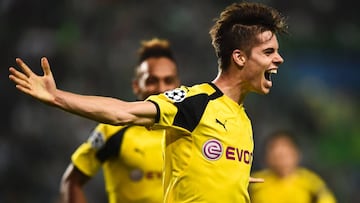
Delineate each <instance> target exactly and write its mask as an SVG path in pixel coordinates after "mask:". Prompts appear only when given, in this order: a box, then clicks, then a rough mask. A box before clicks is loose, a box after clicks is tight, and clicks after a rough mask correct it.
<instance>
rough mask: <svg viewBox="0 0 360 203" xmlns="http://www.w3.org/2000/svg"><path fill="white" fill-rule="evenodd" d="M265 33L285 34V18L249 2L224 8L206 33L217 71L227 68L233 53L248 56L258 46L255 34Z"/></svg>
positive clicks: (258, 4) (261, 5)
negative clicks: (216, 61) (238, 52)
mask: <svg viewBox="0 0 360 203" xmlns="http://www.w3.org/2000/svg"><path fill="white" fill-rule="evenodd" d="M265 31H271V32H273V33H274V34H277V33H287V25H286V22H285V18H284V17H283V16H282V15H281V14H280V13H279V12H278V11H277V10H275V9H273V8H271V7H268V6H266V5H264V4H261V3H249V2H241V3H233V4H231V5H230V6H228V7H226V8H225V9H224V10H223V12H221V14H220V17H219V18H218V19H216V22H215V24H214V25H213V27H212V28H211V29H210V32H209V34H210V36H211V39H212V45H213V47H214V48H215V52H216V55H217V57H218V63H219V67H220V68H221V69H223V70H224V69H227V68H228V66H229V65H230V56H231V54H232V52H233V51H234V50H235V49H240V50H243V51H244V52H245V53H246V54H250V51H251V49H252V47H254V46H255V45H256V44H257V43H259V39H258V38H257V36H258V34H260V33H262V32H265Z"/></svg>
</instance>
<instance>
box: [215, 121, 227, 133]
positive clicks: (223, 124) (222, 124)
mask: <svg viewBox="0 0 360 203" xmlns="http://www.w3.org/2000/svg"><path fill="white" fill-rule="evenodd" d="M215 121H216V123H218V124H220V125H221V126H222V127H224V129H225V130H226V131H227V129H226V126H225V124H226V122H227V120H225V122H224V123H222V122H221V121H220V120H219V119H217V118H215Z"/></svg>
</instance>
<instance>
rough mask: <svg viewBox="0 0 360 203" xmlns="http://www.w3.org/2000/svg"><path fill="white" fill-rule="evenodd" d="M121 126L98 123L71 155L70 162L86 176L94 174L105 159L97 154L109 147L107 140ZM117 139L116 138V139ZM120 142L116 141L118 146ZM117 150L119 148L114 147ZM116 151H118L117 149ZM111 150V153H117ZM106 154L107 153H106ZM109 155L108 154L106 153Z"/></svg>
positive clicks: (110, 138)
mask: <svg viewBox="0 0 360 203" xmlns="http://www.w3.org/2000/svg"><path fill="white" fill-rule="evenodd" d="M121 128H123V127H121V126H110V125H105V124H99V125H98V126H96V128H95V129H94V130H93V131H92V133H91V134H90V136H89V138H88V140H87V141H86V142H85V143H83V144H81V145H80V146H79V147H78V148H77V149H76V151H75V152H74V153H73V154H72V156H71V161H72V163H73V164H74V165H75V166H76V167H77V168H78V169H79V170H80V171H81V172H83V173H84V174H86V175H87V176H90V177H92V176H94V175H95V174H96V173H97V172H98V171H99V170H100V168H101V166H102V163H103V162H104V161H105V159H103V158H100V157H101V156H100V157H99V154H100V155H101V154H104V153H103V152H104V151H105V150H104V149H105V148H109V147H107V146H108V144H107V143H108V142H109V141H111V140H113V139H112V137H113V135H114V134H115V133H116V132H117V131H119V130H120V129H121ZM117 141H118V140H117ZM120 144H121V142H120V141H119V143H117V145H119V146H120ZM115 149H116V150H119V148H115ZM117 152H118V151H117ZM117 152H115V151H113V153H117ZM107 154H108V153H107ZM107 156H109V155H107Z"/></svg>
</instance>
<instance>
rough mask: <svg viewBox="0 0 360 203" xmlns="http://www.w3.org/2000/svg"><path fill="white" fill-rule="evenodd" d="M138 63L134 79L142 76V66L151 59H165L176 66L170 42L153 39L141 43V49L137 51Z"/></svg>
mask: <svg viewBox="0 0 360 203" xmlns="http://www.w3.org/2000/svg"><path fill="white" fill-rule="evenodd" d="M137 54H138V63H137V66H136V68H135V74H134V79H135V80H136V79H138V78H139V77H140V75H141V72H140V70H139V67H140V64H141V63H142V62H144V61H145V60H147V59H149V58H160V57H165V58H168V59H170V60H171V61H173V62H174V63H175V64H176V60H175V58H174V55H173V52H172V50H171V47H170V42H169V41H168V40H165V39H159V38H152V39H150V40H146V41H141V47H140V48H139V49H138V51H137Z"/></svg>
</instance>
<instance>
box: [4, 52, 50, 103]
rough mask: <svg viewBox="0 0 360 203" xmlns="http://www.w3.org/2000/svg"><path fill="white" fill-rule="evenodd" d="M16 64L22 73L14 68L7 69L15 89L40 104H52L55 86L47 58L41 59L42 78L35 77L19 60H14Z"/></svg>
mask: <svg viewBox="0 0 360 203" xmlns="http://www.w3.org/2000/svg"><path fill="white" fill-rule="evenodd" d="M16 63H17V65H18V66H19V67H20V68H21V70H22V71H19V70H16V69H15V68H14V67H10V68H9V71H10V75H9V79H10V80H12V81H13V82H14V83H15V84H16V88H17V89H18V90H20V91H21V92H23V93H25V94H28V95H30V96H32V97H34V98H36V99H38V100H40V101H42V102H45V103H52V102H53V101H54V98H55V93H56V84H55V80H54V77H53V75H52V73H51V70H50V65H49V62H48V60H47V58H46V57H42V58H41V67H42V70H43V72H44V75H43V76H39V75H36V74H35V73H34V72H33V71H32V70H31V69H30V67H28V66H27V65H26V64H25V63H24V62H23V61H22V60H21V59H20V58H16Z"/></svg>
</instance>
